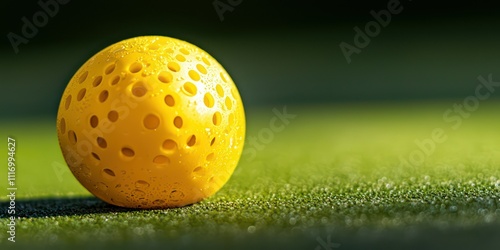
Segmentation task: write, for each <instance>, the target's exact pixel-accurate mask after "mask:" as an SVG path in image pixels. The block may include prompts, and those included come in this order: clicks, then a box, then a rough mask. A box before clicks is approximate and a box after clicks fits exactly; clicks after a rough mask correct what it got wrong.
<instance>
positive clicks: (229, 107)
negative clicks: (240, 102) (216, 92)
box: [225, 96, 233, 110]
mask: <svg viewBox="0 0 500 250" xmlns="http://www.w3.org/2000/svg"><path fill="white" fill-rule="evenodd" d="M225 102H226V108H227V109H228V110H231V108H232V107H233V100H231V98H229V96H227V97H226V101H225Z"/></svg>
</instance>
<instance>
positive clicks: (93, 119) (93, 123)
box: [90, 115, 99, 128]
mask: <svg viewBox="0 0 500 250" xmlns="http://www.w3.org/2000/svg"><path fill="white" fill-rule="evenodd" d="M97 125H99V118H98V117H97V116H96V115H93V116H91V117H90V126H91V127H92V128H96V127H97Z"/></svg>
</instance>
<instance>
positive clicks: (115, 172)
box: [57, 36, 245, 208]
mask: <svg viewBox="0 0 500 250" xmlns="http://www.w3.org/2000/svg"><path fill="white" fill-rule="evenodd" d="M57 128H58V129H57V133H58V137H59V144H60V147H61V150H62V153H63V156H64V158H65V160H66V162H67V164H68V166H69V168H70V170H71V172H72V173H73V174H74V176H75V177H76V178H77V179H78V181H79V182H80V183H81V184H82V185H83V186H84V187H85V188H86V189H87V190H88V191H90V192H91V193H92V194H94V195H95V196H97V197H98V198H100V199H102V200H104V201H106V202H108V203H110V204H114V205H117V206H122V207H129V208H165V207H179V206H184V205H188V204H192V203H195V202H198V201H200V200H202V199H204V198H206V197H209V196H211V195H213V194H214V193H216V192H217V191H218V190H219V189H220V188H221V187H222V186H223V185H224V184H225V183H226V182H227V181H228V179H229V178H230V177H231V175H232V173H233V171H234V169H235V167H236V165H237V163H238V160H239V158H240V156H241V152H242V149H243V143H244V140H245V113H244V110H243V103H242V101H241V98H240V95H239V93H238V90H237V88H236V85H235V84H234V82H233V80H232V79H231V77H230V76H229V75H228V73H227V72H226V71H225V70H224V68H223V67H222V66H221V65H220V64H219V63H218V62H217V61H216V60H215V59H214V58H213V57H212V56H210V55H209V54H208V53H207V52H205V51H203V50H202V49H200V48H198V47H196V46H195V45H193V44H190V43H188V42H185V41H181V40H178V39H175V38H170V37H163V36H144V37H135V38H131V39H127V40H124V41H121V42H118V43H115V44H113V45H111V46H109V47H107V48H105V49H104V50H102V51H100V52H99V53H97V54H96V55H94V56H93V57H92V58H90V59H89V60H88V61H87V62H85V64H83V66H81V67H80V69H78V71H77V72H76V73H75V75H74V76H73V77H72V78H71V80H70V82H69V83H68V85H67V87H66V89H65V91H64V93H63V96H62V98H61V102H60V105H59V110H58V114H57Z"/></svg>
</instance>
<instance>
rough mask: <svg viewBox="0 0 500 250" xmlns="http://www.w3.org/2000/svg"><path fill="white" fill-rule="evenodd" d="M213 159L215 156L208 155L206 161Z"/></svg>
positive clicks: (212, 154)
mask: <svg viewBox="0 0 500 250" xmlns="http://www.w3.org/2000/svg"><path fill="white" fill-rule="evenodd" d="M214 158H215V154H214V153H210V154H208V155H207V161H211V160H213V159H214Z"/></svg>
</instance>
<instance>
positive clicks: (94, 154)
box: [91, 152, 101, 161]
mask: <svg viewBox="0 0 500 250" xmlns="http://www.w3.org/2000/svg"><path fill="white" fill-rule="evenodd" d="M91 155H92V157H94V159H96V160H98V161H100V160H101V157H99V155H98V154H96V153H95V152H92V153H91Z"/></svg>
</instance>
